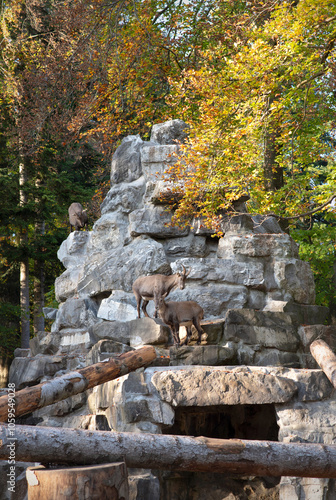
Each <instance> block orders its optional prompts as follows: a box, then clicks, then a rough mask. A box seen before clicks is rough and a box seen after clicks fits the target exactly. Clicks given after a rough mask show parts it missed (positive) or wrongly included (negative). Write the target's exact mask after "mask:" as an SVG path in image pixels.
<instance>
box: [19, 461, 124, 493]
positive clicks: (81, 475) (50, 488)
mask: <svg viewBox="0 0 336 500" xmlns="http://www.w3.org/2000/svg"><path fill="white" fill-rule="evenodd" d="M26 477H27V483H28V500H41V499H43V500H65V499H69V500H70V499H71V500H128V477H127V468H126V464H125V463H124V462H115V463H112V464H100V465H91V466H84V467H55V468H47V467H44V466H43V465H40V466H38V467H28V469H27V471H26Z"/></svg>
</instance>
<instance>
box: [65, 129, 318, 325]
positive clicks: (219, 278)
mask: <svg viewBox="0 0 336 500" xmlns="http://www.w3.org/2000/svg"><path fill="white" fill-rule="evenodd" d="M186 131H187V126H186V124H185V123H184V122H183V121H181V120H171V121H169V122H166V123H164V124H158V125H155V126H154V127H153V131H152V136H151V140H150V141H149V142H145V141H142V139H141V138H140V137H139V136H129V137H126V138H125V139H124V140H123V141H122V143H121V145H120V147H119V148H118V149H117V150H116V152H115V154H114V156H113V159H112V166H111V189H110V191H109V193H108V194H107V196H106V199H105V200H104V202H103V203H102V207H101V209H102V216H101V218H100V219H99V220H98V221H97V222H96V223H95V224H94V227H93V230H92V231H91V232H90V233H84V232H74V233H71V234H70V235H69V237H68V239H67V240H66V241H65V242H64V243H63V244H62V246H61V248H60V251H59V254H58V255H59V258H60V260H61V261H62V262H63V264H64V265H65V267H66V268H67V269H66V271H65V272H64V273H63V274H62V275H61V276H60V277H59V278H58V279H57V280H56V297H57V300H58V301H60V302H61V303H63V302H65V301H67V300H70V299H73V298H74V297H80V298H87V297H91V298H95V299H96V300H97V302H99V305H100V302H101V300H102V299H103V301H104V303H103V304H102V305H101V308H100V313H99V315H98V316H99V318H101V319H104V320H109V321H130V320H131V319H132V315H133V318H134V319H135V318H136V317H137V313H136V304H135V301H134V299H133V297H132V283H133V282H134V281H135V279H136V278H137V277H138V276H141V275H149V274H154V273H163V274H169V273H172V272H176V271H178V270H181V269H182V265H184V266H185V267H186V268H188V269H191V272H190V275H189V277H188V280H187V284H186V288H185V289H184V290H175V291H173V292H171V294H170V298H171V300H196V301H197V302H199V303H200V305H201V306H202V307H203V309H204V311H205V319H214V318H220V317H224V316H225V314H226V312H227V311H228V310H229V309H241V308H251V309H259V310H263V309H264V308H267V309H269V310H272V309H273V306H274V309H276V308H277V307H279V303H297V304H301V305H302V304H305V305H308V306H309V305H312V304H314V300H315V291H314V280H313V276H312V272H311V270H310V268H309V265H308V264H307V263H305V262H302V261H301V260H300V259H299V258H298V247H297V245H296V244H295V243H294V241H293V240H292V239H291V238H290V236H288V235H287V234H285V233H283V232H282V231H281V229H280V227H279V225H278V224H277V222H276V221H275V219H274V218H267V219H263V218H261V217H260V216H254V217H248V216H246V215H242V216H240V217H235V218H233V219H227V218H226V220H225V221H224V222H223V228H224V230H225V235H224V236H223V237H222V238H221V239H219V240H218V239H216V238H215V239H214V238H210V237H209V234H210V233H209V231H208V230H204V229H203V230H202V229H201V224H198V223H197V221H195V222H196V223H195V224H194V225H193V228H191V227H189V228H184V229H180V228H178V227H174V226H171V225H170V220H171V215H172V213H171V212H170V211H169V210H167V208H166V207H164V206H157V200H158V198H160V195H161V194H162V190H164V189H165V187H166V184H165V183H164V182H163V181H162V177H161V176H162V174H164V172H165V171H166V169H167V167H169V165H170V164H171V163H172V162H174V161H176V153H178V150H179V143H180V142H183V141H184V140H185V138H186ZM109 295H111V298H110V299H108V296H109ZM99 318H97V321H98V320H99ZM56 324H57V320H56Z"/></svg>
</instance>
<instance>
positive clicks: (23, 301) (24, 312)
mask: <svg viewBox="0 0 336 500" xmlns="http://www.w3.org/2000/svg"><path fill="white" fill-rule="evenodd" d="M19 174H20V176H19V182H20V206H21V207H24V205H25V204H26V203H27V201H28V197H27V193H26V192H25V185H26V183H27V180H28V174H27V169H26V165H25V161H24V157H23V158H22V161H21V163H20V166H19ZM20 246H21V248H22V253H23V257H22V259H21V263H20V306H21V347H22V348H23V349H28V348H29V339H30V309H29V307H30V306H29V257H28V255H27V246H28V228H27V227H22V228H21V233H20Z"/></svg>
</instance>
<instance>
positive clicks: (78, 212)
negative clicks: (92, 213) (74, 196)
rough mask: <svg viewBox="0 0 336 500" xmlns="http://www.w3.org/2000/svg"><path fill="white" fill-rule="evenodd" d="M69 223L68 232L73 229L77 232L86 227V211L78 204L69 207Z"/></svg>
mask: <svg viewBox="0 0 336 500" xmlns="http://www.w3.org/2000/svg"><path fill="white" fill-rule="evenodd" d="M69 221H70V232H71V231H72V228H73V227H74V228H75V231H79V229H80V228H81V227H84V228H85V226H86V227H87V225H88V216H87V213H86V210H84V209H83V207H82V205H81V204H80V203H71V205H70V207H69Z"/></svg>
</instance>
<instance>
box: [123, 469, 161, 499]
mask: <svg viewBox="0 0 336 500" xmlns="http://www.w3.org/2000/svg"><path fill="white" fill-rule="evenodd" d="M128 486H129V498H130V500H132V499H134V500H146V499H148V500H149V499H150V500H160V483H159V480H158V478H157V477H155V476H154V475H153V474H151V473H150V472H148V471H144V472H143V473H139V471H137V474H134V473H132V471H131V472H129V474H128Z"/></svg>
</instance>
